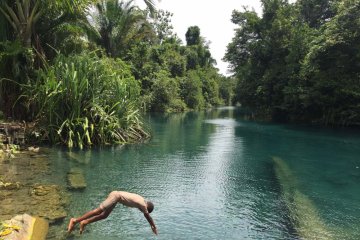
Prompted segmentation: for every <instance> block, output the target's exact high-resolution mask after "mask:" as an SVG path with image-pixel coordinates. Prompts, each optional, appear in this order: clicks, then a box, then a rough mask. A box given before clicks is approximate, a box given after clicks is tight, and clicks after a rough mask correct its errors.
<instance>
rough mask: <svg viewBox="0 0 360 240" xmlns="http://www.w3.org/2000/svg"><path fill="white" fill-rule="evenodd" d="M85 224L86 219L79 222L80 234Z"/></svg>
mask: <svg viewBox="0 0 360 240" xmlns="http://www.w3.org/2000/svg"><path fill="white" fill-rule="evenodd" d="M86 224H87V222H86V220H83V221H81V222H80V234H82V233H83V231H84V230H85V226H86Z"/></svg>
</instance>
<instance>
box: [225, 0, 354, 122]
mask: <svg viewBox="0 0 360 240" xmlns="http://www.w3.org/2000/svg"><path fill="white" fill-rule="evenodd" d="M261 2H262V6H263V9H262V10H263V12H262V15H261V16H259V15H258V14H257V13H256V12H254V11H252V10H249V9H246V8H245V9H244V10H243V11H237V10H234V11H233V14H232V19H231V20H232V22H233V23H234V24H236V26H237V27H236V30H235V36H234V38H233V40H232V41H231V43H229V45H228V47H227V52H226V54H225V57H224V59H225V60H226V61H228V62H229V63H230V65H231V69H232V72H233V73H234V75H235V76H236V79H237V80H238V81H237V86H236V90H235V93H236V96H235V100H236V101H238V102H240V103H241V104H242V105H243V106H245V107H248V108H250V109H252V110H254V111H255V112H256V113H258V114H262V115H265V116H266V117H269V118H271V119H275V120H281V121H296V122H300V121H301V122H312V123H320V124H325V125H359V124H360V14H359V13H360V1H359V0H298V1H296V2H294V1H292V3H289V1H287V0H262V1H261Z"/></svg>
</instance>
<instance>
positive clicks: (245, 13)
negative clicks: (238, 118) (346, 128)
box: [0, 0, 360, 148]
mask: <svg viewBox="0 0 360 240" xmlns="http://www.w3.org/2000/svg"><path fill="white" fill-rule="evenodd" d="M144 2H145V3H146V5H147V6H148V8H147V9H146V10H141V9H140V8H139V7H138V6H136V5H135V4H134V2H133V0H129V1H124V0H122V1H120V0H64V1H57V0H3V1H0V110H1V113H2V114H1V115H3V116H4V118H6V119H9V118H11V119H13V120H18V121H26V122H31V123H32V124H34V125H35V127H36V128H35V129H36V131H33V134H32V137H33V139H34V140H37V141H47V142H49V143H53V144H57V143H60V144H65V145H67V146H69V147H80V148H82V147H85V146H91V145H93V144H111V143H126V142H133V141H140V140H141V139H144V138H147V137H148V136H149V134H148V133H147V131H146V130H145V126H144V124H143V122H142V120H141V113H142V112H144V111H159V112H179V111H188V110H202V109H206V108H211V107H213V106H218V105H231V104H237V103H239V104H241V105H242V106H243V107H246V108H248V109H250V110H252V111H254V113H255V115H256V116H260V117H265V118H270V119H272V120H278V121H292V122H311V123H321V124H329V125H359V124H360V51H359V50H360V45H359V44H360V41H359V40H360V30H359V29H360V28H359V26H360V15H359V12H360V0H337V1H334V0H298V1H295V2H294V1H291V2H289V1H288V0H261V2H262V6H263V9H262V13H261V14H259V13H256V12H255V11H253V10H249V9H248V8H244V9H243V10H241V11H240V10H234V11H233V14H232V18H231V21H232V22H233V23H234V24H235V25H236V29H235V32H234V37H233V39H232V41H231V42H230V43H229V45H228V47H227V51H226V53H225V56H224V60H226V61H227V62H229V64H230V71H231V72H232V74H233V75H232V76H231V77H226V76H223V75H221V74H219V71H218V69H217V68H216V61H215V60H214V59H213V58H212V56H211V53H210V48H209V42H207V39H205V38H204V37H202V36H201V29H200V28H199V27H198V26H189V28H188V30H187V32H186V35H185V42H182V40H181V39H180V38H179V37H178V36H177V35H176V34H175V33H174V32H173V26H172V24H171V17H172V13H170V12H167V11H164V10H161V9H156V2H154V1H151V0H144ZM229 17H230V16H229ZM209 40H211V39H209Z"/></svg>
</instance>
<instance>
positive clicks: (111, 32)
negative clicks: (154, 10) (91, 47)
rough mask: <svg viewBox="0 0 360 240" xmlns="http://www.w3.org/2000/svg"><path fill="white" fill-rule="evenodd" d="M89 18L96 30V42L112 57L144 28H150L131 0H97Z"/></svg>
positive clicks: (119, 52)
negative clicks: (94, 9) (94, 10)
mask: <svg viewBox="0 0 360 240" xmlns="http://www.w3.org/2000/svg"><path fill="white" fill-rule="evenodd" d="M91 20H92V21H93V24H94V26H95V29H96V30H97V31H98V36H99V38H98V39H97V43H98V44H99V45H101V46H102V47H103V48H104V49H105V50H106V53H107V54H108V55H109V56H112V57H118V56H119V55H121V53H122V52H123V50H124V49H127V48H128V46H129V45H130V44H131V42H132V41H133V40H134V39H135V38H137V37H141V36H142V35H141V33H143V32H144V31H146V30H144V29H147V30H148V31H150V29H151V28H150V26H149V24H148V22H147V21H146V16H145V14H144V13H143V12H141V11H140V10H139V8H138V7H137V6H134V5H133V0H130V1H128V2H124V1H118V0H103V1H101V2H98V3H97V4H96V12H95V13H93V14H92V17H91Z"/></svg>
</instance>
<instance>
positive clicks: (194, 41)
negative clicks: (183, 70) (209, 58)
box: [185, 26, 201, 46]
mask: <svg viewBox="0 0 360 240" xmlns="http://www.w3.org/2000/svg"><path fill="white" fill-rule="evenodd" d="M185 37H186V44H187V45H188V46H192V45H198V44H200V42H201V39H200V28H199V27H198V26H192V27H189V28H188V30H187V31H186V34H185Z"/></svg>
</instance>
